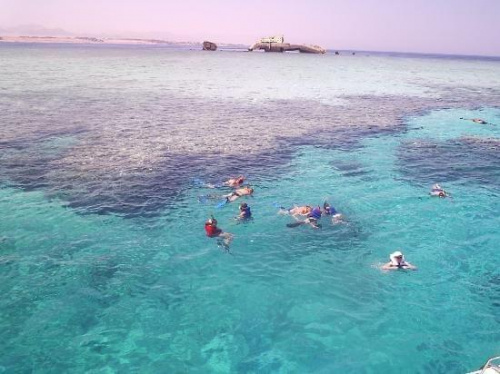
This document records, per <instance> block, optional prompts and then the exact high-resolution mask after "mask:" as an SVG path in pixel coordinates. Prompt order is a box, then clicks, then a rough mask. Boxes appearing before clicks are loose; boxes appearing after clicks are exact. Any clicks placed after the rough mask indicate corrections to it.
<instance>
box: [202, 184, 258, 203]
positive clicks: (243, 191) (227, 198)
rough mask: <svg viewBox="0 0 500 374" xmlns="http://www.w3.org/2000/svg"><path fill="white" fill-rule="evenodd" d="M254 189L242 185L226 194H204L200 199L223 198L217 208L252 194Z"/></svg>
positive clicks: (203, 201)
mask: <svg viewBox="0 0 500 374" xmlns="http://www.w3.org/2000/svg"><path fill="white" fill-rule="evenodd" d="M253 191H254V190H253V188H252V187H241V188H237V189H236V190H234V191H233V192H231V193H228V194H225V195H202V196H199V197H198V200H199V201H200V202H201V203H205V202H207V200H209V199H210V200H216V199H223V200H222V201H221V202H220V203H219V204H217V208H222V207H223V206H224V205H226V204H227V203H230V202H232V201H234V200H237V199H238V198H240V197H242V196H252V194H253Z"/></svg>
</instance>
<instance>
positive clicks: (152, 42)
mask: <svg viewBox="0 0 500 374" xmlns="http://www.w3.org/2000/svg"><path fill="white" fill-rule="evenodd" d="M2 42H3V43H5V44H15V43H18V44H28V43H36V44H82V45H83V44H87V45H89V44H91V45H110V46H111V45H123V46H127V45H131V46H133V45H137V46H141V45H142V46H166V47H178V48H190V49H199V50H201V49H202V47H203V43H202V42H185V41H184V42H175V41H170V40H163V39H141V38H110V37H106V38H97V37H89V36H31V35H19V36H11V35H6V36H3V35H0V44H2ZM216 44H217V46H218V47H219V49H226V50H232V49H235V50H241V49H243V50H245V51H247V50H248V48H249V46H248V45H246V44H236V43H216ZM326 51H327V53H330V54H334V53H335V52H339V53H340V54H341V55H344V56H345V55H351V54H353V52H355V54H356V55H358V56H376V55H382V56H383V55H391V56H393V57H402V58H404V57H421V58H440V59H442V58H445V59H446V58H451V59H453V58H460V59H467V60H468V59H480V60H487V61H495V62H496V61H500V56H488V55H474V54H471V55H464V54H449V53H432V52H411V51H405V52H403V51H370V50H368V51H367V50H354V49H353V50H343V49H333V48H327V49H326Z"/></svg>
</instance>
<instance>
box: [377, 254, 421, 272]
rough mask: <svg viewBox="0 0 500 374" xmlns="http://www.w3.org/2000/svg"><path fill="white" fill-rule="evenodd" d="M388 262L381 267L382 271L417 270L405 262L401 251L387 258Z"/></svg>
mask: <svg viewBox="0 0 500 374" xmlns="http://www.w3.org/2000/svg"><path fill="white" fill-rule="evenodd" d="M389 258H390V260H391V261H390V262H388V263H387V264H385V265H383V266H382V270H396V269H408V270H417V267H416V266H413V265H412V264H410V263H409V262H407V261H406V260H405V256H404V255H403V253H401V251H396V252H393V253H391V255H390V256H389Z"/></svg>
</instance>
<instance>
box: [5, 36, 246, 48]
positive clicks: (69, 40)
mask: <svg viewBox="0 0 500 374" xmlns="http://www.w3.org/2000/svg"><path fill="white" fill-rule="evenodd" d="M1 42H4V43H40V44H47V43H61V44H115V45H116V44H123V45H170V46H179V47H199V48H200V49H201V47H202V43H201V42H174V41H169V40H162V39H140V38H96V37H87V36H29V35H20V36H2V35H0V43H1ZM218 45H219V46H221V47H226V48H248V46H246V45H242V44H230V43H218Z"/></svg>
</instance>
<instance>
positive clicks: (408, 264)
mask: <svg viewBox="0 0 500 374" xmlns="http://www.w3.org/2000/svg"><path fill="white" fill-rule="evenodd" d="M405 268H406V269H409V270H417V267H416V266H414V265H412V264H410V263H409V262H407V263H406V264H405Z"/></svg>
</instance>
